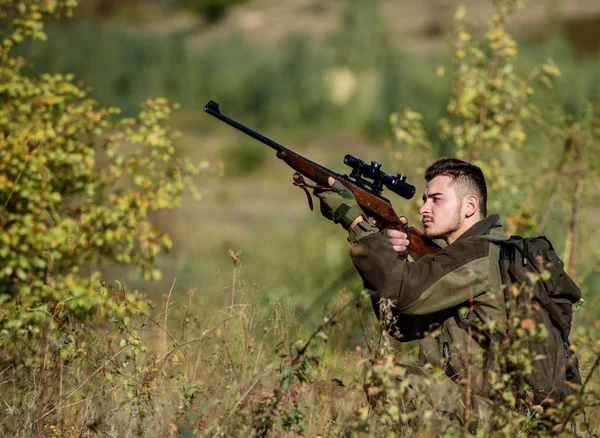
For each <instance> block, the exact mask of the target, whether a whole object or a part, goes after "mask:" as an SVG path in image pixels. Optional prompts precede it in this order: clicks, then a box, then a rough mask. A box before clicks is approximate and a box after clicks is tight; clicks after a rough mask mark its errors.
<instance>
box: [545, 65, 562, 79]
mask: <svg viewBox="0 0 600 438" xmlns="http://www.w3.org/2000/svg"><path fill="white" fill-rule="evenodd" d="M542 70H543V71H544V73H546V74H549V75H551V76H556V77H558V76H560V70H559V69H558V67H557V66H555V65H552V64H545V65H542Z"/></svg>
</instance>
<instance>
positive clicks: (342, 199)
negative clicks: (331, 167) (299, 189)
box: [313, 177, 362, 230]
mask: <svg viewBox="0 0 600 438" xmlns="http://www.w3.org/2000/svg"><path fill="white" fill-rule="evenodd" d="M327 182H328V183H329V185H330V186H331V191H327V192H321V191H318V190H315V191H314V192H313V193H314V195H315V196H316V197H317V198H319V199H320V200H321V214H323V216H325V217H326V218H327V219H329V220H332V221H333V222H334V223H336V224H338V223H339V224H342V226H343V227H344V228H345V229H347V230H348V229H350V228H351V226H353V225H356V223H357V222H358V221H359V220H360V219H359V218H362V211H361V210H360V208H359V207H358V204H357V203H356V199H354V195H352V192H351V191H350V190H348V189H347V188H346V187H345V186H344V185H343V184H342V183H341V182H339V181H336V180H335V179H334V178H332V177H329V179H328V181H327Z"/></svg>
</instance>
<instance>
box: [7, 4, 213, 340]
mask: <svg viewBox="0 0 600 438" xmlns="http://www.w3.org/2000/svg"><path fill="white" fill-rule="evenodd" d="M75 6H76V1H74V0H28V1H11V0H0V23H1V25H0V29H2V31H1V32H2V34H1V37H2V41H1V46H0V307H1V308H2V310H1V311H0V329H3V330H2V335H1V338H0V344H5V342H6V339H8V338H11V339H13V340H15V339H17V338H18V337H19V336H20V335H22V334H32V333H33V334H35V333H39V331H40V327H41V326H42V325H43V324H44V322H45V321H46V322H48V321H50V324H53V325H54V326H60V323H61V318H62V317H63V316H64V315H66V314H67V313H68V314H69V315H70V317H75V318H80V319H82V318H85V316H86V315H88V314H90V313H91V312H94V311H95V309H100V313H101V314H105V313H106V311H107V310H110V311H111V312H113V313H115V314H123V313H127V312H129V311H130V310H131V309H129V310H128V309H126V308H125V307H123V306H120V305H119V303H122V302H123V301H122V300H123V299H124V298H127V299H130V300H134V299H135V297H134V296H133V295H131V294H124V291H121V292H123V294H121V295H118V296H113V295H111V294H106V293H104V292H105V288H101V290H98V289H97V288H96V286H98V284H99V282H100V276H99V273H97V272H93V271H94V267H97V266H102V265H111V264H121V265H129V264H133V265H135V266H136V268H137V269H138V270H139V272H140V273H141V274H143V276H144V277H145V278H146V279H156V278H159V277H160V271H159V270H158V269H157V267H156V264H155V258H156V256H157V255H158V254H159V253H160V252H162V251H165V250H168V249H169V248H170V247H171V245H172V243H171V240H170V238H169V236H168V235H167V234H165V233H163V232H160V231H158V230H157V229H156V228H155V227H154V226H153V225H152V222H151V221H150V215H151V213H152V212H154V211H157V210H161V209H165V208H167V209H170V208H174V207H177V206H178V205H179V204H180V202H181V196H182V194H183V193H184V191H186V190H192V191H193V192H194V193H195V188H194V184H193V181H192V177H193V175H195V174H197V173H198V172H199V171H200V169H199V167H197V166H195V165H193V164H192V163H191V162H190V161H189V160H187V159H185V158H180V157H177V155H176V150H175V146H174V140H175V139H176V137H177V132H175V131H174V130H173V129H171V128H170V127H169V126H168V124H167V122H168V120H169V116H170V114H171V112H172V110H173V109H174V106H173V105H170V104H169V103H168V102H167V101H166V100H165V99H161V98H158V99H154V100H153V99H148V100H147V101H146V102H145V103H144V104H143V105H142V108H141V111H140V113H139V116H138V117H137V118H120V117H119V110H118V109H116V108H105V107H103V106H102V105H100V104H99V103H98V102H96V101H94V100H93V99H91V98H89V97H88V96H87V94H86V92H85V91H84V88H83V84H79V83H76V82H75V78H74V77H73V76H71V75H59V74H54V75H52V74H42V75H39V76H36V77H27V76H26V75H24V73H23V69H24V67H25V65H26V59H23V58H22V57H19V56H16V55H14V54H13V52H14V48H15V47H16V46H18V45H19V44H20V43H22V42H23V41H25V40H27V39H30V40H41V41H43V40H45V39H46V35H45V34H44V20H45V19H46V18H48V17H49V16H57V17H58V16H70V15H71V14H72V11H73V8H74V7H75ZM207 167H208V165H207V164H206V165H205V166H204V168H205V169H206V168H207ZM84 267H87V268H89V270H90V272H91V273H89V272H88V270H84ZM48 316H51V317H52V318H50V319H49V318H48ZM2 338H4V339H2Z"/></svg>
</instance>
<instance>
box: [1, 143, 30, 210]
mask: <svg viewBox="0 0 600 438" xmlns="http://www.w3.org/2000/svg"><path fill="white" fill-rule="evenodd" d="M27 143H28V144H29V140H27ZM38 144H39V143H38ZM36 148H37V145H36ZM36 150H37V149H34V150H33V151H32V152H31V153H29V154H27V155H25V163H24V164H23V167H22V168H21V171H20V172H19V174H18V175H17V178H16V179H15V182H14V183H13V186H12V188H11V190H10V194H9V195H8V198H6V202H5V203H4V206H3V207H2V211H0V216H2V213H4V210H6V207H8V203H9V201H10V199H11V198H12V195H13V193H14V192H15V188H16V187H17V183H18V182H19V180H20V179H21V176H22V175H23V172H24V171H25V168H26V167H27V163H29V162H30V161H31V159H32V158H33V154H35V151H36Z"/></svg>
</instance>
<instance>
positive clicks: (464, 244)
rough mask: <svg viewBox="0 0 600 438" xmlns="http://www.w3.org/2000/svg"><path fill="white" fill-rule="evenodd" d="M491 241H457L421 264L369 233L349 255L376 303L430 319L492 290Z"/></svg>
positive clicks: (384, 238)
mask: <svg viewBox="0 0 600 438" xmlns="http://www.w3.org/2000/svg"><path fill="white" fill-rule="evenodd" d="M488 251H489V243H488V242H486V241H483V240H480V239H464V240H458V241H456V242H454V243H453V244H451V245H448V246H447V247H445V248H443V249H442V250H440V251H439V252H438V253H437V254H433V255H427V256H424V257H422V258H420V259H419V260H417V261H414V262H409V261H408V260H407V259H406V257H405V256H401V255H398V253H397V252H396V251H394V249H393V248H392V246H391V244H390V243H389V240H388V239H387V238H386V237H385V236H383V235H381V234H370V235H368V236H366V237H364V238H363V239H361V240H360V241H358V242H357V243H354V244H353V245H352V247H351V250H350V253H351V256H352V262H353V263H354V265H355V267H356V269H357V270H358V272H359V274H360V275H361V277H362V278H363V282H364V285H365V288H366V289H368V290H369V291H370V292H371V295H372V297H373V299H374V302H375V301H377V302H378V301H379V300H380V299H382V298H386V299H389V300H391V301H392V303H393V305H394V307H395V311H396V312H399V313H402V314H407V315H426V314H431V313H435V312H439V311H443V310H446V309H450V308H453V307H457V306H459V305H461V304H466V303H468V302H469V301H470V300H472V299H474V298H476V297H477V296H479V295H481V294H482V293H484V292H486V291H488V290H491V284H490V283H491V281H490V275H489V272H490V269H491V266H490V265H491V262H490V257H489V256H488Z"/></svg>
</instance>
